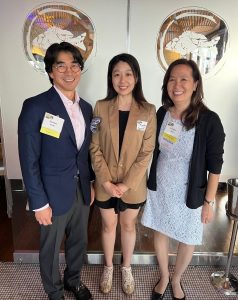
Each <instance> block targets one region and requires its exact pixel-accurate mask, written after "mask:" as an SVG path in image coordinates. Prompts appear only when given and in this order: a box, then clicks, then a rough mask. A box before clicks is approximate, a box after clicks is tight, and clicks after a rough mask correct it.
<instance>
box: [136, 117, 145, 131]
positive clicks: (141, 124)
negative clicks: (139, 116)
mask: <svg viewBox="0 0 238 300" xmlns="http://www.w3.org/2000/svg"><path fill="white" fill-rule="evenodd" d="M147 124H148V122H146V121H140V120H138V121H137V124H136V129H137V130H139V131H145V130H146V127H147Z"/></svg>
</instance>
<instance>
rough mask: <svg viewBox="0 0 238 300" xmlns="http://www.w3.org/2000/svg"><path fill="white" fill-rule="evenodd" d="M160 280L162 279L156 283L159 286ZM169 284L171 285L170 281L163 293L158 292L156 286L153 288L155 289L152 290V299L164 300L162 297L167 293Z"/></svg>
mask: <svg viewBox="0 0 238 300" xmlns="http://www.w3.org/2000/svg"><path fill="white" fill-rule="evenodd" d="M159 282H160V280H159V281H158V282H157V283H156V285H155V287H156V286H157V284H158V283H159ZM168 286H169V282H168V284H167V286H166V288H165V290H164V293H163V294H160V293H157V292H156V291H155V287H154V288H153V291H152V297H151V300H162V299H163V298H164V294H165V292H166V290H167V288H168Z"/></svg>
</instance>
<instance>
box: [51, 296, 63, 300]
mask: <svg viewBox="0 0 238 300" xmlns="http://www.w3.org/2000/svg"><path fill="white" fill-rule="evenodd" d="M49 300H56V299H55V298H54V299H53V298H52V297H50V296H49ZM57 300H65V297H64V296H61V297H60V298H57Z"/></svg>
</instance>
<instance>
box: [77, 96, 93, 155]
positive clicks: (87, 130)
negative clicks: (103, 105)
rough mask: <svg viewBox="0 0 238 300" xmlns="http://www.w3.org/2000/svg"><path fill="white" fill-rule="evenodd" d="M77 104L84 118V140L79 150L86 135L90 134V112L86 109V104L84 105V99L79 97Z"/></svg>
mask: <svg viewBox="0 0 238 300" xmlns="http://www.w3.org/2000/svg"><path fill="white" fill-rule="evenodd" d="M79 106H80V109H81V111H82V114H83V118H84V121H85V134H84V141H83V144H82V146H81V148H80V150H81V149H82V148H83V146H84V143H85V141H86V140H87V138H88V136H89V135H90V134H91V133H90V122H91V120H90V113H89V111H88V109H87V106H86V105H85V102H84V100H82V99H80V101H79Z"/></svg>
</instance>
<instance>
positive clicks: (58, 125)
mask: <svg viewBox="0 0 238 300" xmlns="http://www.w3.org/2000/svg"><path fill="white" fill-rule="evenodd" d="M63 124H64V119H62V118H60V117H58V116H54V115H52V114H50V113H47V112H46V113H45V116H44V119H43V121H42V124H41V129H40V132H41V133H44V134H47V135H50V136H53V137H55V138H59V137H60V134H61V131H62V128H63Z"/></svg>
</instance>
